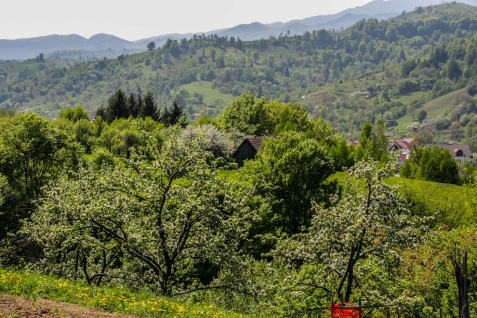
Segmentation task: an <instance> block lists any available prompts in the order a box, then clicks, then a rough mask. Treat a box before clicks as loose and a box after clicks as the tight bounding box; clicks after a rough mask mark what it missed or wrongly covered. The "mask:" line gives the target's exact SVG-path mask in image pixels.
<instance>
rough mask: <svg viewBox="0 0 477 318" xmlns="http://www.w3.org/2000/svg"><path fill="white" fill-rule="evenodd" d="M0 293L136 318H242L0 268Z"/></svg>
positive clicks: (201, 305) (195, 305)
mask: <svg viewBox="0 0 477 318" xmlns="http://www.w3.org/2000/svg"><path fill="white" fill-rule="evenodd" d="M0 293H3V294H9V295H15V296H22V297H26V298H30V299H39V298H46V299H51V300H56V301H62V302H68V303H72V304H78V305H81V306H84V307H89V308H96V309H102V310H105V311H108V312H114V313H123V314H132V315H136V316H139V317H199V318H202V317H204V318H205V317H214V318H220V317H224V318H225V317H232V318H234V317H244V316H243V315H240V314H236V313H233V312H228V311H223V310H220V309H218V308H216V307H214V306H212V305H208V304H205V303H188V302H183V301H181V300H179V299H175V298H166V297H158V296H155V295H153V294H151V293H133V292H131V291H129V290H127V289H125V288H110V287H95V286H90V285H86V284H84V283H82V282H76V281H69V280H64V279H58V278H54V277H50V276H44V275H39V274H35V273H26V272H21V271H14V270H8V269H2V268H0Z"/></svg>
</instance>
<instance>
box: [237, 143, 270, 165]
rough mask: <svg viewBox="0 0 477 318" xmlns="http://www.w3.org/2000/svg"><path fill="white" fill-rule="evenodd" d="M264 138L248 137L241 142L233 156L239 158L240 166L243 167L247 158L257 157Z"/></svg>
mask: <svg viewBox="0 0 477 318" xmlns="http://www.w3.org/2000/svg"><path fill="white" fill-rule="evenodd" d="M263 139H264V137H252V138H247V139H245V140H244V141H243V142H242V143H241V144H240V146H239V147H238V149H237V151H235V153H234V154H233V155H232V157H233V158H234V159H235V160H237V164H238V166H239V168H240V167H243V163H244V161H245V160H249V159H255V156H256V155H257V152H258V150H259V149H260V146H261V145H262V141H263Z"/></svg>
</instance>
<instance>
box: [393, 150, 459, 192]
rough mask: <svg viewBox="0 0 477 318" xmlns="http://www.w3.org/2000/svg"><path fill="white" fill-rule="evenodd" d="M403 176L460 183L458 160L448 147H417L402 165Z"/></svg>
mask: <svg viewBox="0 0 477 318" xmlns="http://www.w3.org/2000/svg"><path fill="white" fill-rule="evenodd" d="M401 176H403V177H405V178H411V179H419V180H426V181H434V182H441V183H452V184H460V178H459V169H458V167H457V162H456V161H455V160H454V158H452V155H451V153H450V152H449V151H448V150H447V149H442V148H439V147H438V146H433V147H425V148H417V149H414V150H413V151H412V152H411V156H410V158H409V159H408V160H407V161H406V162H405V163H404V165H403V166H402V167H401Z"/></svg>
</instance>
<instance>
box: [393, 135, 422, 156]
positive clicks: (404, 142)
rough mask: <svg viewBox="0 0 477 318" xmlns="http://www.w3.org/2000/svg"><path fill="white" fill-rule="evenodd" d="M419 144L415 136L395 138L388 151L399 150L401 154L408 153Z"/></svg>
mask: <svg viewBox="0 0 477 318" xmlns="http://www.w3.org/2000/svg"><path fill="white" fill-rule="evenodd" d="M418 145H419V142H418V141H417V140H416V139H414V138H405V139H394V140H393V141H391V142H390V143H389V144H388V152H389V153H391V152H395V151H397V152H399V153H401V154H407V153H410V152H411V150H412V149H414V148H415V147H417V146H418Z"/></svg>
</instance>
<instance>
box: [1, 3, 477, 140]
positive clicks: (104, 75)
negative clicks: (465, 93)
mask: <svg viewBox="0 0 477 318" xmlns="http://www.w3.org/2000/svg"><path fill="white" fill-rule="evenodd" d="M476 16H477V15H476V13H475V10H474V8H472V7H469V6H465V5H462V4H457V3H449V4H443V5H440V6H431V7H427V8H420V10H416V11H414V12H412V13H407V14H405V15H402V16H400V17H398V18H395V19H390V20H383V21H377V20H373V19H370V20H362V21H359V22H358V23H357V24H356V25H354V26H353V27H350V28H348V29H346V30H343V31H327V30H316V31H313V32H306V33H305V34H303V35H296V36H289V35H287V34H284V35H280V36H279V37H276V38H274V37H271V38H270V39H263V40H257V41H241V40H240V39H235V38H233V37H230V38H228V37H218V36H214V35H209V36H206V35H195V36H194V37H192V38H190V39H182V40H180V41H173V40H170V41H168V42H167V43H166V44H165V45H164V46H163V47H161V48H157V49H155V50H152V51H150V52H147V53H143V54H136V55H131V56H126V55H123V56H120V57H118V58H117V59H112V60H101V61H97V62H92V63H77V65H75V66H74V67H71V68H68V69H67V68H63V67H61V68H51V69H50V68H48V69H46V70H40V66H41V65H43V68H45V63H37V64H39V65H36V66H34V65H31V66H30V65H29V66H28V67H25V70H23V73H22V74H24V76H22V79H21V80H20V78H18V80H17V81H16V82H15V81H9V83H10V84H9V85H8V86H5V85H4V86H3V88H2V89H3V92H1V93H0V96H3V97H2V99H3V106H4V107H6V108H11V107H17V108H18V107H24V106H26V105H29V104H30V103H31V102H32V101H33V100H34V99H38V98H39V99H40V100H44V101H45V102H46V103H48V104H52V105H54V104H56V103H57V104H61V105H63V104H66V103H68V102H69V101H71V100H73V99H74V100H78V98H79V97H80V96H81V98H85V99H84V101H83V100H81V103H82V104H84V105H87V106H89V107H91V108H93V109H96V107H98V105H101V102H98V101H97V100H96V98H100V97H99V96H108V95H110V94H112V93H113V92H114V91H115V90H117V89H118V88H122V89H123V90H125V91H139V90H138V85H139V83H144V82H147V83H148V84H147V85H146V87H142V89H144V90H147V91H151V92H152V93H153V95H154V96H155V98H156V99H158V100H159V102H160V104H167V103H170V102H171V101H173V100H179V99H180V98H183V99H187V107H188V108H187V112H188V114H189V115H191V114H195V113H197V112H200V114H201V115H205V114H209V115H211V116H216V115H219V114H220V111H221V109H220V108H214V107H208V108H205V109H204V107H201V106H202V105H203V96H200V94H199V95H198V96H185V95H184V94H183V90H181V89H180V87H181V86H182V85H185V84H190V83H193V82H197V81H207V82H211V83H212V87H213V88H216V89H218V90H219V91H220V92H222V93H227V94H232V95H234V96H240V95H241V94H243V93H245V92H252V93H254V94H257V95H258V96H267V97H269V98H272V99H280V100H281V101H284V102H289V101H299V100H300V98H301V97H302V96H304V95H306V94H308V93H310V92H313V91H315V90H317V89H319V88H320V87H322V86H323V85H329V84H331V83H333V82H339V81H351V80H357V79H359V78H361V77H362V76H363V75H366V76H372V74H373V73H376V72H379V71H384V72H385V75H386V77H389V78H394V77H395V78H397V80H398V83H396V84H395V85H394V84H393V85H390V87H386V88H385V89H384V91H386V94H387V95H386V96H387V99H389V100H390V101H391V102H394V101H393V99H395V98H396V97H398V96H401V95H402V94H408V93H410V92H414V91H423V92H426V93H427V92H429V91H432V93H431V97H432V98H435V97H437V96H441V95H442V94H444V93H446V92H449V91H450V90H452V89H455V88H459V87H465V86H466V85H469V84H470V82H471V81H470V79H471V77H472V75H471V74H474V73H475V72H473V71H472V69H471V67H470V66H471V65H472V63H473V60H468V63H469V64H468V65H469V67H467V68H468V70H467V71H466V69H464V68H463V67H462V65H461V62H460V61H461V58H460V57H459V54H460V53H459V54H457V55H456V54H454V55H452V53H451V52H450V51H454V48H453V47H454V46H455V45H454V44H452V43H453V42H454V41H456V42H458V41H464V40H463V39H471V38H472V36H473V33H472V30H473V29H472V28H473V27H474V26H475V25H476V23H473V21H474V20H475V19H477V18H476ZM465 41H471V40H465ZM443 46H444V47H445V50H446V55H447V56H448V57H449V59H448V58H445V56H441V55H439V54H440V53H439V52H437V51H439V50H441V51H442V48H443ZM466 47H467V44H466ZM465 50H466V48H465ZM447 51H449V52H447ZM459 52H460V51H459ZM435 53H439V54H435ZM465 54H466V53H465V52H464V55H465ZM434 55H435V56H439V57H438V58H437V59H435V58H434ZM426 56H430V58H429V59H427V58H426ZM451 56H453V57H452V58H450V57H451ZM423 57H424V58H423ZM462 58H464V57H462ZM426 60H428V61H429V62H428V63H427V64H426V62H425V61H426ZM448 61H450V62H448ZM456 62H457V64H456ZM403 63H404V64H403ZM447 64H448V66H447ZM418 65H420V66H419V67H418ZM416 67H417V68H416ZM449 67H450V68H449ZM5 71H8V67H6V68H5ZM413 71H414V72H413ZM461 73H462V74H461ZM464 73H465V74H467V75H466V76H465V78H464V81H460V79H461V78H462V76H460V75H463V74H464ZM7 74H9V73H7ZM10 80H13V78H10ZM392 82H394V80H393V81H392ZM4 83H7V82H6V81H5V82H4ZM31 83H34V85H33V86H32V85H31ZM104 83H107V85H106V86H107V87H108V88H105V85H102V84H104ZM40 84H41V85H40ZM386 96H385V97H386ZM103 98H104V97H103ZM385 100H386V99H385ZM105 103H106V100H104V104H105ZM214 104H219V105H220V102H217V103H214ZM181 106H182V107H184V106H186V105H181ZM206 106H210V105H206ZM222 106H223V104H222ZM353 106H359V105H353ZM407 106H410V105H396V102H394V104H392V103H390V106H389V107H388V109H386V110H384V111H383V109H382V108H379V109H376V110H375V107H374V106H369V108H371V112H372V113H373V114H374V113H376V114H381V115H383V113H384V112H385V111H389V112H392V113H393V114H395V116H403V114H406V109H405V108H406V107H407ZM220 107H221V106H220ZM48 111H49V112H54V111H57V110H56V109H55V108H53V107H52V108H51V109H49V110H48ZM308 111H309V112H312V111H313V106H312V105H311V106H310V109H308ZM363 116H364V114H363ZM363 116H361V117H363ZM396 118H399V117H395V118H394V119H396ZM340 119H342V118H339V117H338V118H333V117H330V120H333V122H334V123H339V122H340ZM360 119H362V120H361V121H360V122H358V123H356V124H354V126H353V127H351V128H353V129H350V128H348V127H346V130H348V131H352V130H356V129H357V130H358V131H359V129H360V127H361V126H362V125H363V123H364V121H365V120H366V119H364V118H360ZM367 120H371V121H372V122H374V121H375V116H373V117H372V118H367Z"/></svg>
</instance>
